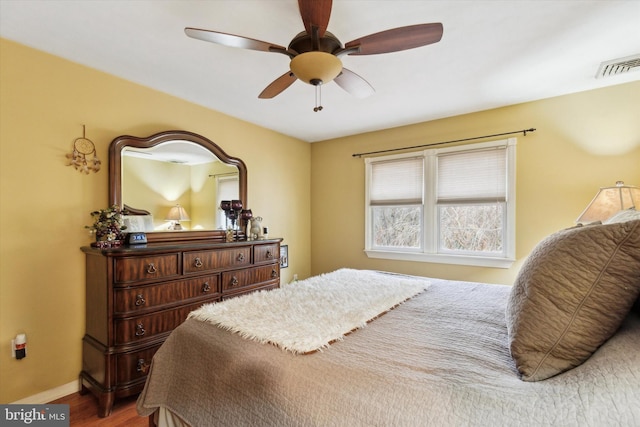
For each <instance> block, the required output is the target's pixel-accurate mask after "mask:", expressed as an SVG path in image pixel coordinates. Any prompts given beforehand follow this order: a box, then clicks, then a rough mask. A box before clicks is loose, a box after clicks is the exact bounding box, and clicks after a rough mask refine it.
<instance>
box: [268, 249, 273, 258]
mask: <svg viewBox="0 0 640 427" xmlns="http://www.w3.org/2000/svg"><path fill="white" fill-rule="evenodd" d="M267 258H268V259H272V258H273V253H272V252H271V249H267Z"/></svg>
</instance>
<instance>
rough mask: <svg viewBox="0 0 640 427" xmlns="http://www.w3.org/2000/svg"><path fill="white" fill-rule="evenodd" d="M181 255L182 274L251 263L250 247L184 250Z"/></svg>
mask: <svg viewBox="0 0 640 427" xmlns="http://www.w3.org/2000/svg"><path fill="white" fill-rule="evenodd" d="M182 257H183V258H182V259H183V265H184V274H192V273H201V272H205V271H211V270H222V269H225V268H235V267H244V266H247V265H249V264H251V247H249V246H240V247H237V248H229V249H215V250H211V251H198V252H184V253H183V255H182Z"/></svg>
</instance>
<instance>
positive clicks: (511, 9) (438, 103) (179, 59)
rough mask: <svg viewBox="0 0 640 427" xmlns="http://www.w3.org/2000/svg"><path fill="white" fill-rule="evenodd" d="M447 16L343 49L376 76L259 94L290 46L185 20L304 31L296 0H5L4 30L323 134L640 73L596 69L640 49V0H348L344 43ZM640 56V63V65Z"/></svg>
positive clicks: (338, 17)
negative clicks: (401, 35) (282, 49)
mask: <svg viewBox="0 0 640 427" xmlns="http://www.w3.org/2000/svg"><path fill="white" fill-rule="evenodd" d="M428 22H442V24H443V25H444V35H443V37H442V40H441V41H440V42H439V43H437V44H434V45H430V46H425V47H421V48H417V49H413V50H407V51H402V52H395V53H389V54H382V55H369V56H345V57H342V61H343V64H344V66H345V67H346V68H348V69H350V70H351V71H353V72H355V73H357V74H359V75H360V76H362V77H364V78H365V79H366V80H367V81H368V82H369V83H371V85H372V86H373V87H374V88H375V89H376V93H375V94H374V95H373V96H371V97H369V98H366V99H358V98H355V97H352V96H350V95H349V94H347V93H346V92H344V91H343V90H342V89H341V88H340V87H339V86H337V85H336V84H335V83H330V84H327V85H325V86H324V87H323V92H322V105H323V106H324V109H323V110H322V111H321V112H318V113H315V112H314V111H313V107H314V103H315V95H314V88H313V87H312V86H310V85H307V84H304V83H302V82H300V81H297V82H295V83H294V84H293V85H292V86H291V87H290V88H289V89H287V90H286V91H284V92H283V93H281V94H280V95H279V96H277V97H276V98H274V99H271V100H263V99H258V94H259V93H260V92H261V91H262V90H263V89H264V88H265V87H266V86H267V85H268V84H269V83H271V82H272V81H273V80H274V79H275V78H277V77H279V76H280V75H282V74H283V73H284V72H286V71H287V70H288V62H289V60H288V58H287V57H286V56H285V55H282V54H275V53H266V52H258V51H250V50H243V49H238V48H230V47H226V46H221V45H216V44H212V43H206V42H203V41H200V40H194V39H191V38H189V37H187V36H186V35H185V34H184V27H187V26H190V27H196V28H204V29H210V30H215V31H221V32H227V33H232V34H237V35H242V36H245V37H250V38H254V39H258V40H263V41H267V42H271V43H275V44H279V45H283V46H287V45H288V44H289V41H290V40H291V39H292V38H293V37H294V36H295V35H296V34H297V33H299V32H301V31H303V30H304V27H303V25H302V22H301V19H300V17H299V13H298V5H297V2H296V1H295V0H210V1H203V0H194V1H189V0H181V1H169V0H164V1H156V0H136V1H114V0H111V1H107V0H92V1H81V0H0V36H2V37H4V38H7V39H11V40H14V41H17V42H20V43H22V44H25V45H27V46H31V47H34V48H36V49H40V50H43V51H46V52H49V53H52V54H54V55H58V56H61V57H63V58H67V59H69V60H71V61H74V62H77V63H80V64H84V65H87V66H89V67H92V68H95V69H98V70H102V71H105V72H107V73H110V74H114V75H116V76H120V77H122V78H124V79H127V80H130V81H133V82H136V83H139V84H142V85H145V86H148V87H151V88H154V89H157V90H160V91H162V92H165V93H168V94H171V95H174V96H177V97H180V98H183V99H186V100H188V101H191V102H194V103H196V104H200V105H203V106H206V107H209V108H212V109H214V110H217V111H221V112H223V113H226V114H229V115H231V116H234V117H237V118H240V119H243V120H246V121H248V122H251V123H255V124H258V125H261V126H263V127H266V128H269V129H273V130H275V131H278V132H281V133H283V134H286V135H291V136H294V137H297V138H300V139H302V140H305V141H309V142H314V141H320V140H325V139H330V138H335V137H340V136H345V135H352V134H357V133H362V132H366V131H373V130H379V129H383V128H389V127H394V126H400V125H405V124H411V123H417V122H422V121H427V120H433V119H438V118H443V117H448V116H454V115H458V114H463V113H469V112H474V111H480V110H486V109H490V108H496V107H500V106H504V105H510V104H515V103H520V102H526V101H531V100H536V99H542V98H548V97H552V96H557V95H562V94H568V93H574V92H580V91H584V90H589V89H595V88H599V87H605V86H610V85H616V84H621V83H626V82H630V81H633V80H640V72H638V71H633V72H629V73H626V74H621V75H616V76H613V77H608V78H603V79H596V78H595V77H594V76H595V74H596V72H597V70H598V67H599V65H600V63H601V62H603V61H608V60H611V59H616V58H622V57H627V56H630V55H635V54H638V53H640V29H639V28H640V1H636V0H630V1H613V0H601V1H580V0H555V1H544V0H538V1H519V0H512V1H506V0H504V1H497V0H495V1H475V0H474V1H451V0H448V1H436V0H430V1H417V0H413V1H398V0H378V1H364V0H335V1H334V4H333V11H332V14H331V20H330V22H329V27H328V30H329V31H330V32H332V33H333V34H334V35H336V36H337V37H338V38H339V39H340V40H341V41H342V43H343V44H344V43H346V42H348V41H351V40H353V39H356V38H358V37H361V36H365V35H368V34H371V33H375V32H378V31H382V30H385V29H389V28H393V27H399V26H405V25H412V24H418V23H428ZM638 69H640V67H637V68H636V70H638Z"/></svg>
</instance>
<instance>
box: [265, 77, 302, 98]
mask: <svg viewBox="0 0 640 427" xmlns="http://www.w3.org/2000/svg"><path fill="white" fill-rule="evenodd" d="M296 80H298V79H297V77H296V76H295V75H294V74H293V73H292V72H291V71H287V72H286V73H284V74H283V75H281V76H280V77H278V78H277V79H275V80H274V81H273V82H271V84H270V85H269V86H267V87H266V88H264V90H263V91H262V92H261V93H260V95H258V98H260V99H270V98H273V97H275V96H277V95H280V93H281V92H283V91H284V90H285V89H286V88H288V87H289V86H291V85H292V84H293V82H295V81H296Z"/></svg>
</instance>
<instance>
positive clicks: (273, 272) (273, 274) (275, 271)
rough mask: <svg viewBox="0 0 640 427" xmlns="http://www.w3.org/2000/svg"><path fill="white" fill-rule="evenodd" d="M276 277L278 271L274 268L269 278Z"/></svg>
mask: <svg viewBox="0 0 640 427" xmlns="http://www.w3.org/2000/svg"><path fill="white" fill-rule="evenodd" d="M277 277H278V270H276V269H275V268H274V269H272V270H271V278H272V279H275V278H277Z"/></svg>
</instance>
